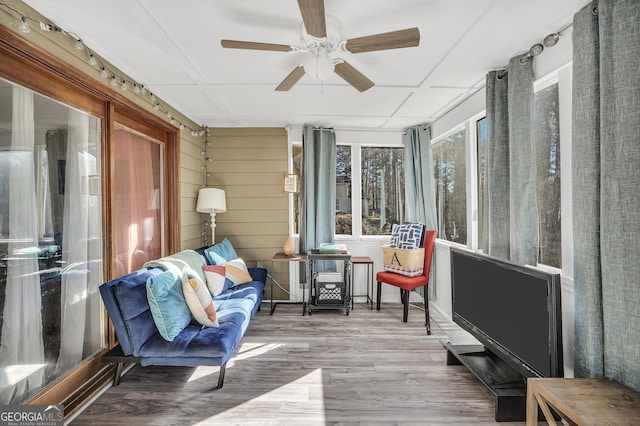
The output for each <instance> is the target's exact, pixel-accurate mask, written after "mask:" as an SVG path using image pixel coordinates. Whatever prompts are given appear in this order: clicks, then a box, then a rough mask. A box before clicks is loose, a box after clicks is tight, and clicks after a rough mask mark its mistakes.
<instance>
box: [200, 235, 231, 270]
mask: <svg viewBox="0 0 640 426" xmlns="http://www.w3.org/2000/svg"><path fill="white" fill-rule="evenodd" d="M204 256H205V257H206V258H207V262H208V263H209V265H221V264H223V263H225V262H228V261H230V260H233V259H237V258H238V255H237V254H236V251H235V249H234V248H233V245H232V244H231V241H229V240H228V239H226V238H225V239H224V240H222V242H220V243H218V244H216V245H213V246H211V247H209V248H207V249H205V251H204Z"/></svg>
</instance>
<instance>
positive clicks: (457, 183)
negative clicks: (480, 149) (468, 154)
mask: <svg viewBox="0 0 640 426" xmlns="http://www.w3.org/2000/svg"><path fill="white" fill-rule="evenodd" d="M464 140H465V132H464V130H460V131H459V132H457V133H455V134H453V135H451V136H448V137H446V138H444V139H442V140H440V141H438V142H436V143H435V144H434V145H433V159H434V176H435V181H436V186H437V187H436V209H437V212H438V236H439V237H440V238H442V239H445V240H448V241H453V242H456V243H461V244H466V243H467V189H466V177H465V173H466V165H465V145H464Z"/></svg>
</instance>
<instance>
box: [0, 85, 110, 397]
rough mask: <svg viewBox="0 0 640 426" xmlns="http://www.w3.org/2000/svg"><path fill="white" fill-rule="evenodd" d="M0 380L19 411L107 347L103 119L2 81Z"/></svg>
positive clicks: (4, 395) (1, 393)
mask: <svg viewBox="0 0 640 426" xmlns="http://www.w3.org/2000/svg"><path fill="white" fill-rule="evenodd" d="M0 105H4V106H7V107H8V108H7V109H6V111H5V112H6V113H7V115H6V117H5V118H6V120H2V125H1V127H0V333H1V346H0V376H2V378H3V386H2V392H0V395H2V400H3V403H4V404H9V403H10V404H19V403H23V402H25V401H26V400H27V399H28V398H30V397H32V396H33V395H34V394H35V393H37V392H38V391H40V390H42V389H43V388H45V387H46V386H48V385H49V384H51V383H53V382H54V381H55V380H57V379H59V378H60V377H62V376H64V375H65V374H66V373H67V372H68V371H70V370H72V369H74V368H76V367H78V365H79V364H80V363H81V362H82V361H83V360H86V359H87V358H90V357H91V356H93V355H94V354H96V353H98V352H99V351H100V350H101V349H102V347H103V342H104V337H103V330H104V324H103V322H102V318H103V308H102V305H101V301H100V295H99V292H98V286H99V285H100V284H101V283H102V282H103V277H102V216H101V215H102V201H101V183H100V179H101V176H100V172H101V168H100V164H101V159H100V152H101V150H100V140H101V122H100V119H98V118H96V117H92V116H90V115H88V114H85V113H84V112H81V111H78V110H75V109H73V108H70V107H68V106H66V105H64V104H61V103H59V102H56V101H54V100H52V99H49V98H46V97H44V96H41V95H39V94H37V93H34V92H32V91H30V90H28V89H25V88H23V87H20V86H17V85H13V84H11V83H8V82H6V81H4V80H1V79H0Z"/></svg>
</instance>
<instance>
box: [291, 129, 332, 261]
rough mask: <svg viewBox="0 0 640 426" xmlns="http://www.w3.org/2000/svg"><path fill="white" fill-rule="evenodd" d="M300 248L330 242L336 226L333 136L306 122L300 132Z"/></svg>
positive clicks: (306, 249) (311, 247)
mask: <svg viewBox="0 0 640 426" xmlns="http://www.w3.org/2000/svg"><path fill="white" fill-rule="evenodd" d="M301 195H302V199H303V202H302V211H301V218H300V250H301V251H303V252H304V253H307V252H308V251H309V250H310V249H313V248H315V247H317V246H318V244H320V243H333V242H334V236H335V229H336V137H335V133H334V132H333V129H326V128H322V127H320V128H314V127H313V126H309V125H305V126H304V127H303V134H302V188H301Z"/></svg>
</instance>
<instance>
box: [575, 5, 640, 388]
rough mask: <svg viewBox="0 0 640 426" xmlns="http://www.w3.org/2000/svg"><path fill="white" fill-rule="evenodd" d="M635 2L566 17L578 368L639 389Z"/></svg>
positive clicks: (639, 48)
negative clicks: (570, 23)
mask: <svg viewBox="0 0 640 426" xmlns="http://www.w3.org/2000/svg"><path fill="white" fill-rule="evenodd" d="M639 57H640V2H638V1H637V0H601V1H600V2H594V3H592V4H589V5H587V6H585V7H584V8H583V9H581V10H580V11H579V12H578V13H576V15H575V16H574V22H573V89H572V90H573V94H572V97H573V112H572V132H573V136H572V154H571V155H572V187H573V193H572V197H573V215H572V218H573V250H574V259H573V265H574V266H573V268H574V276H573V279H574V286H575V345H574V346H575V364H574V367H575V375H576V377H607V378H611V379H616V380H618V381H620V382H622V383H624V384H625V385H627V386H630V387H632V388H634V389H635V390H637V391H640V350H639V349H638V348H639V346H638V342H640V285H639V282H640V281H639V279H638V277H639V276H640V245H639V244H638V237H639V236H640V191H638V188H637V186H638V182H640V143H639V142H638V137H639V136H638V130H639V129H640V114H638V107H639V105H640V73H638V58H639Z"/></svg>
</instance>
